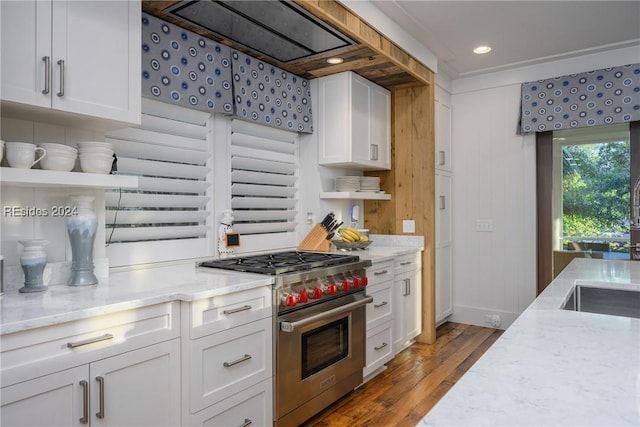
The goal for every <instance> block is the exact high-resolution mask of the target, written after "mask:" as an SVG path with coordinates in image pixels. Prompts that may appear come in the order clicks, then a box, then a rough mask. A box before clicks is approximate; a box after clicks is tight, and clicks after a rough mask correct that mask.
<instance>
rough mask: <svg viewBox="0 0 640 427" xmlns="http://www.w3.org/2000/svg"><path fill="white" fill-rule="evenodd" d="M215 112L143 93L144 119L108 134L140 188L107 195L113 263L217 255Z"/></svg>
mask: <svg viewBox="0 0 640 427" xmlns="http://www.w3.org/2000/svg"><path fill="white" fill-rule="evenodd" d="M210 127H211V115H210V114H207V113H204V112H200V111H195V110H190V109H186V108H182V107H178V106H175V105H170V104H165V103H161V102H157V101H152V100H148V99H143V115H142V124H141V126H139V127H138V128H129V129H122V130H117V131H112V132H109V133H108V134H107V141H108V142H112V143H113V144H114V147H115V151H116V153H117V154H118V163H117V164H118V173H119V174H126V175H137V176H138V177H139V188H138V189H137V190H123V191H119V190H111V191H108V192H106V194H105V208H106V210H105V223H106V231H105V238H106V243H107V250H106V252H107V257H108V258H109V262H110V266H122V265H131V264H142V263H150V262H160V261H170V260H178V259H189V258H197V257H203V256H211V255H213V249H212V247H213V246H212V245H211V244H210V238H211V237H210V234H211V229H212V227H211V224H210V222H211V219H210V218H211V215H212V214H211V212H212V202H211V194H210V193H211V175H212V173H211V168H210V166H209V165H210V164H211V150H210V146H211V142H210V140H211V136H210V135H211V132H210Z"/></svg>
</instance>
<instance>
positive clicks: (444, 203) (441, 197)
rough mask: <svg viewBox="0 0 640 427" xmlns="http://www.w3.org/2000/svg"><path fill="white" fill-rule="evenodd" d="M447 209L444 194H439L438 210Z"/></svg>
mask: <svg viewBox="0 0 640 427" xmlns="http://www.w3.org/2000/svg"><path fill="white" fill-rule="evenodd" d="M445 209H447V202H446V198H445V196H440V210H445Z"/></svg>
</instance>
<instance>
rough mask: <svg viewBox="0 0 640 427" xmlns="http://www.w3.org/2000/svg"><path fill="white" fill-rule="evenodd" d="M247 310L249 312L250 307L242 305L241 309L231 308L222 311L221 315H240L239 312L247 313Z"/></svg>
mask: <svg viewBox="0 0 640 427" xmlns="http://www.w3.org/2000/svg"><path fill="white" fill-rule="evenodd" d="M247 310H251V306H250V305H244V306H242V307H238V308H232V309H231V310H224V311H223V312H222V314H226V315H229V314H234V313H240V312H241V311H247Z"/></svg>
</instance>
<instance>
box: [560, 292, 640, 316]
mask: <svg viewBox="0 0 640 427" xmlns="http://www.w3.org/2000/svg"><path fill="white" fill-rule="evenodd" d="M562 308H563V309H565V310H571V311H586V312H589V313H599V314H610V315H613V316H623V317H633V318H636V319H640V291H639V290H629V289H612V288H602V287H593V286H583V285H579V284H576V286H575V287H574V288H573V291H572V292H571V295H570V296H569V299H568V300H567V302H566V303H565V304H564V306H563V307H562Z"/></svg>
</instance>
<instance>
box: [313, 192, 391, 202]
mask: <svg viewBox="0 0 640 427" xmlns="http://www.w3.org/2000/svg"><path fill="white" fill-rule="evenodd" d="M320 198H321V199H353V200H391V194H386V193H373V192H366V191H329V192H321V193H320Z"/></svg>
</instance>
